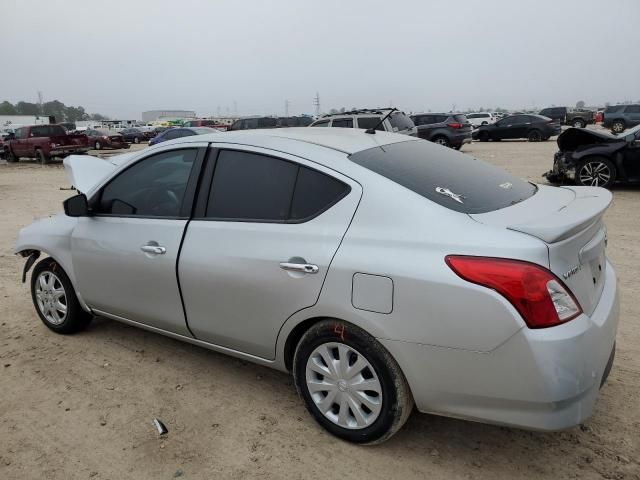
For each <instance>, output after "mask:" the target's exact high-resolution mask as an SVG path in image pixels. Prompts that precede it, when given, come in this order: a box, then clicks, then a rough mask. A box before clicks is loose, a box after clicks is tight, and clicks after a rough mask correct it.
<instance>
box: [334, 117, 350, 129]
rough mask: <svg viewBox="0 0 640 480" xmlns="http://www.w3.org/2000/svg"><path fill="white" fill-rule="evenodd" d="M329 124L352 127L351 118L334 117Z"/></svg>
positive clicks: (338, 126)
mask: <svg viewBox="0 0 640 480" xmlns="http://www.w3.org/2000/svg"><path fill="white" fill-rule="evenodd" d="M331 126H332V127H337V128H353V118H336V119H334V120H333V123H332V124H331Z"/></svg>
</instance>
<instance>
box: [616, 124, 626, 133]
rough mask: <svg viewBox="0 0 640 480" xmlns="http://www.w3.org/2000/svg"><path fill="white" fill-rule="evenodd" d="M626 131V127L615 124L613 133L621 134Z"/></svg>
mask: <svg viewBox="0 0 640 480" xmlns="http://www.w3.org/2000/svg"><path fill="white" fill-rule="evenodd" d="M623 130H624V126H623V125H622V124H621V123H614V124H613V131H614V132H617V133H620V132H621V131H623Z"/></svg>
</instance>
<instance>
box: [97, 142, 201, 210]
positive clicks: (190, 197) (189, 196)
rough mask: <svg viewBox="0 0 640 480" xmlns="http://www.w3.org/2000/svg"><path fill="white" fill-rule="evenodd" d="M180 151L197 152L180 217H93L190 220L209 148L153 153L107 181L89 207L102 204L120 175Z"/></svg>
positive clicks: (172, 149) (187, 148)
mask: <svg viewBox="0 0 640 480" xmlns="http://www.w3.org/2000/svg"><path fill="white" fill-rule="evenodd" d="M179 150H196V158H195V159H194V161H193V166H192V167H191V173H190V174H189V179H188V180H187V186H186V187H185V190H184V196H183V197H182V205H180V212H179V215H178V216H175V215H122V214H114V213H94V214H93V215H92V216H93V217H106V218H140V219H156V220H158V219H160V220H189V219H190V218H191V216H192V214H193V209H194V205H195V196H196V193H197V190H198V186H199V182H200V180H201V177H202V174H201V173H202V170H203V168H202V163H203V160H204V156H205V154H206V150H207V148H206V147H204V146H195V147H193V146H186V145H185V146H183V145H180V147H179V148H171V149H166V150H161V151H159V152H152V153H151V154H150V155H147V156H145V157H142V158H140V159H138V160H136V161H135V162H133V163H131V165H127V167H126V168H124V169H123V170H121V171H119V172H117V174H116V175H115V176H113V177H111V178H109V179H108V180H107V182H106V183H105V184H104V185H101V186H100V188H99V189H98V190H97V191H96V192H95V193H94V194H93V195H92V196H91V199H90V200H89V207H90V208H91V209H94V208H95V206H96V205H99V204H100V201H101V199H102V193H103V191H104V189H105V188H106V187H107V186H108V185H110V184H111V182H113V181H114V180H115V179H116V178H119V177H120V175H122V174H123V173H125V172H126V171H128V170H129V169H130V168H132V167H133V166H135V165H137V164H139V163H140V162H143V161H145V160H147V159H149V158H151V157H155V156H156V155H162V154H165V153H169V152H176V151H179Z"/></svg>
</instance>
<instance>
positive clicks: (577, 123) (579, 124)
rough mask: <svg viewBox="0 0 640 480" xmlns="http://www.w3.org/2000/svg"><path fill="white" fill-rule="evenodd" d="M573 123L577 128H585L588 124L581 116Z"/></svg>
mask: <svg viewBox="0 0 640 480" xmlns="http://www.w3.org/2000/svg"><path fill="white" fill-rule="evenodd" d="M571 125H572V126H573V127H576V128H584V127H586V126H587V124H586V123H585V122H584V120H582V119H580V118H576V119H575V120H574V121H573V123H572V124H571Z"/></svg>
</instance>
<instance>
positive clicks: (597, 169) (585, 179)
mask: <svg viewBox="0 0 640 480" xmlns="http://www.w3.org/2000/svg"><path fill="white" fill-rule="evenodd" d="M610 178H611V171H610V170H609V167H607V165H605V164H604V163H601V162H589V163H586V164H585V165H584V166H583V167H582V168H581V169H580V183H581V184H583V185H588V186H591V187H600V186H602V185H604V184H606V183H607V182H608V181H609V179H610Z"/></svg>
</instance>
